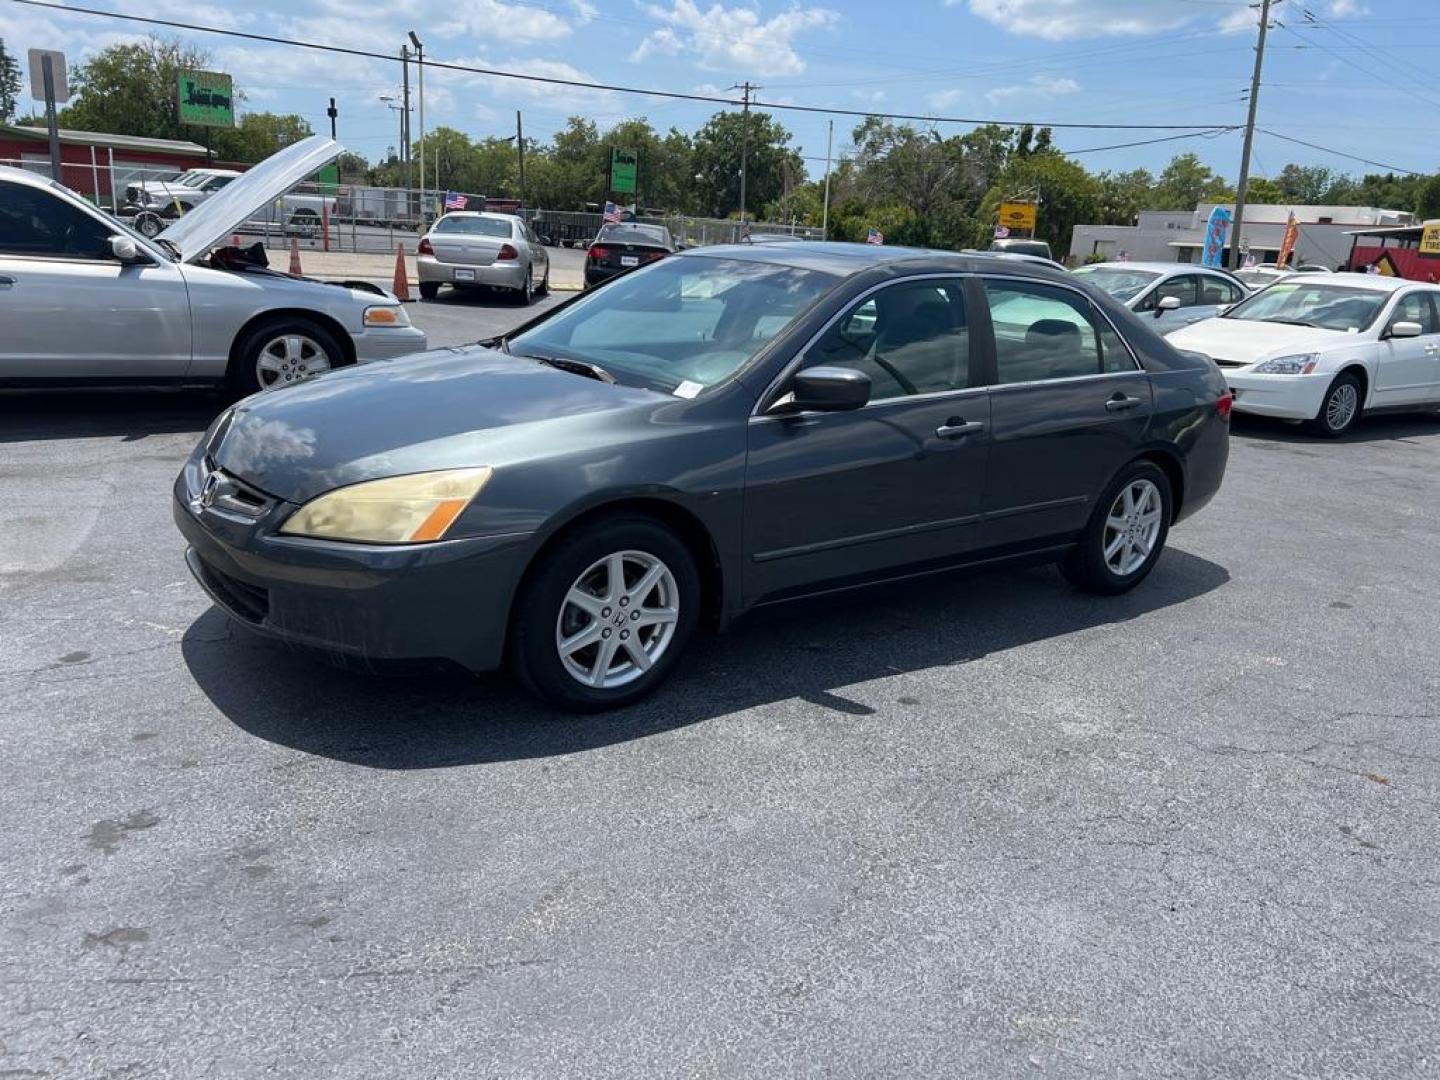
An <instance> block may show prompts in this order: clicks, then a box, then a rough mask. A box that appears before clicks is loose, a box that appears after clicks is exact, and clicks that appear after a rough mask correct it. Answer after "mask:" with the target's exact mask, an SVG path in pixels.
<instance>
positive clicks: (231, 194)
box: [159, 135, 345, 262]
mask: <svg viewBox="0 0 1440 1080" xmlns="http://www.w3.org/2000/svg"><path fill="white" fill-rule="evenodd" d="M344 150H345V148H344V147H343V146H341V145H340V144H339V143H338V142H336V141H335V140H334V139H330V138H327V137H325V136H324V135H311V136H310V137H309V138H308V139H301V140H300V141H299V142H297V143H295V144H293V145H291V146H287V147H286V148H285V149H284V150H281V151H280V152H279V153H278V154H271V155H270V156H269V157H268V158H266V159H265V160H264V161H262V162H260V164H259V165H256V166H255V167H254V168H253V169H251V170H250V171H249V172H247V173H246V174H245V175H244V176H242V177H240V178H239V179H237V180H232V181H231V182H230V183H228V184H226V185H225V186H224V187H222V188H221V189H220V190H219V191H216V192H214V193H213V194H211V195H209V196H207V197H206V198H204V199H203V200H201V201H200V202H199V203H197V204H196V206H195V209H193V210H191V211H190V212H189V213H188V214H186V215H185V216H184V217H182V218H180V219H179V220H178V221H176V222H175V224H173V225H171V226H170V227H169V228H168V229H166V230H165V231H164V232H162V233H161V234H160V237H159V238H160V239H161V240H168V241H170V243H172V244H174V245H175V246H176V247H177V248H179V249H180V259H181V261H182V262H193V261H194V260H196V259H198V258H201V257H203V256H204V255H207V254H209V252H210V249H211V248H212V247H214V246H215V245H216V244H218V243H219V242H220V241H221V239H222V238H223V237H225V236H227V235H229V234H230V233H233V232H234V231H235V230H236V229H237V228H239V227H240V226H241V225H242V224H243V223H244V222H246V221H248V220H249V219H250V218H252V217H254V216H255V215H256V214H258V213H259V212H260V210H261V209H263V208H264V207H265V206H267V205H268V204H270V203H271V202H274V201H275V200H276V199H278V198H279V197H280V196H281V195H284V194H285V193H286V192H287V191H289V190H290V189H291V188H293V187H294V186H295V185H296V184H298V183H300V181H302V180H304V179H305V178H306V177H307V176H309V175H311V174H312V173H315V172H318V171H319V170H320V169H323V168H324V167H325V166H326V165H329V164H330V162H332V161H334V160H335V159H336V158H338V157H339V156H340V155H341V154H342V153H344Z"/></svg>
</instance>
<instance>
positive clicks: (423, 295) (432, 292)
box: [420, 281, 440, 300]
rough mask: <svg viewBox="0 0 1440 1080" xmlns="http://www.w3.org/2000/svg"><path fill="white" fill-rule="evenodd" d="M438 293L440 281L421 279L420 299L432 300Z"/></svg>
mask: <svg viewBox="0 0 1440 1080" xmlns="http://www.w3.org/2000/svg"><path fill="white" fill-rule="evenodd" d="M439 295H440V283H439V282H438V281H422V282H421V283H420V299H421V300H434V299H435V298H436V297H437V296H439Z"/></svg>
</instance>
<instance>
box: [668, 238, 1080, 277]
mask: <svg viewBox="0 0 1440 1080" xmlns="http://www.w3.org/2000/svg"><path fill="white" fill-rule="evenodd" d="M682 257H683V258H725V259H735V260H737V261H740V262H756V263H771V264H778V265H781V266H793V267H795V268H796V269H800V270H818V271H820V272H822V273H826V274H834V275H836V276H837V277H851V276H853V275H855V274H859V273H862V272H863V271H865V270H870V269H873V268H875V267H882V266H883V267H893V268H894V269H897V270H901V269H903V270H909V271H915V272H920V273H924V272H926V271H932V272H934V273H955V272H957V271H960V272H964V271H970V272H975V271H979V270H1004V271H1005V272H1006V273H1009V274H1013V273H1015V272H1016V271H1021V270H1023V271H1024V272H1025V273H1026V274H1027V275H1034V276H1035V277H1038V278H1044V279H1049V280H1053V281H1066V280H1069V279H1070V274H1069V273H1068V272H1067V271H1065V270H1063V269H1061V268H1058V267H1052V266H1047V265H1046V264H1044V263H1040V262H1031V261H1030V260H1028V259H1014V258H1007V257H1004V256H1003V255H1002V254H1001V253H1000V252H998V251H986V252H977V253H975V254H970V253H968V252H957V251H936V250H933V249H930V248H909V247H890V246H887V245H881V244H847V243H831V242H828V241H824V240H793V241H785V242H779V243H773V244H716V245H713V246H710V247H700V248H692V249H691V250H690V251H687V252H684V253H683V254H682Z"/></svg>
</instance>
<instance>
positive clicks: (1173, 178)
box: [1155, 154, 1235, 210]
mask: <svg viewBox="0 0 1440 1080" xmlns="http://www.w3.org/2000/svg"><path fill="white" fill-rule="evenodd" d="M1234 198H1235V192H1234V189H1233V188H1231V187H1230V185H1229V184H1228V183H1226V181H1225V178H1224V177H1223V176H1221V175H1220V174H1219V173H1217V172H1215V171H1214V170H1213V169H1211V168H1210V167H1209V166H1208V165H1206V164H1205V163H1204V162H1202V161H1201V160H1200V159H1199V158H1198V157H1197V156H1196V155H1194V154H1177V155H1176V156H1175V157H1173V158H1171V159H1170V164H1169V165H1166V166H1165V171H1164V172H1162V173H1161V174H1160V183H1159V184H1158V185H1157V186H1156V188H1155V209H1157V210H1193V209H1195V207H1196V206H1198V205H1199V204H1200V203H1202V202H1211V203H1215V202H1229V201H1231V200H1232V199H1234Z"/></svg>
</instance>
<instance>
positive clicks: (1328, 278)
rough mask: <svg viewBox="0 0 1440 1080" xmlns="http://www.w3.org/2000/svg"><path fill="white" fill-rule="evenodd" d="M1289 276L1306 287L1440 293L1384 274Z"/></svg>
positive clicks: (1350, 273) (1421, 282) (1416, 282)
mask: <svg viewBox="0 0 1440 1080" xmlns="http://www.w3.org/2000/svg"><path fill="white" fill-rule="evenodd" d="M1290 276H1291V277H1300V278H1304V280H1305V284H1306V285H1312V286H1318V285H1338V286H1343V287H1344V288H1347V289H1369V290H1370V291H1371V292H1383V293H1392V292H1396V291H1398V290H1400V289H1403V288H1405V287H1406V286H1407V285H1414V286H1417V287H1420V288H1426V289H1432V290H1435V291H1440V288H1437V287H1436V286H1434V285H1430V284H1428V283H1427V282H1424V281H1412V280H1410V279H1409V278H1403V277H1387V276H1385V275H1384V274H1357V273H1354V272H1353V271H1349V270H1345V271H1342V272H1340V273H1330V274H1292V275H1290Z"/></svg>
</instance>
